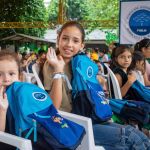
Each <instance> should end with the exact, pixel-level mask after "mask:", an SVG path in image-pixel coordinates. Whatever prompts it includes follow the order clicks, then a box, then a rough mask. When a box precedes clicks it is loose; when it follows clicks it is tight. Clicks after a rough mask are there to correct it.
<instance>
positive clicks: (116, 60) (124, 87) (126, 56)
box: [110, 46, 136, 100]
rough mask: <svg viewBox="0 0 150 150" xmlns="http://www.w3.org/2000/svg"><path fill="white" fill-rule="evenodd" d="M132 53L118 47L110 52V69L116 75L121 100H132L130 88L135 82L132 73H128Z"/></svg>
mask: <svg viewBox="0 0 150 150" xmlns="http://www.w3.org/2000/svg"><path fill="white" fill-rule="evenodd" d="M132 54H133V51H132V49H131V48H128V47H126V46H119V47H117V48H115V49H114V50H113V51H112V61H111V65H110V67H111V69H112V71H113V72H114V74H115V75H116V78H117V80H118V82H119V85H120V88H121V95H122V97H123V99H131V100H133V99H134V97H135V96H134V94H133V93H132V90H131V89H130V87H131V86H132V84H133V83H134V81H135V80H136V76H135V74H134V73H133V72H129V66H130V65H131V62H132Z"/></svg>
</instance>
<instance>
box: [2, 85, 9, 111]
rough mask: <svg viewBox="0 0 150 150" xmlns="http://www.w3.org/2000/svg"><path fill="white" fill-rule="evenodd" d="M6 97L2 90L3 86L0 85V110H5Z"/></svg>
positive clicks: (6, 106) (6, 104)
mask: <svg viewBox="0 0 150 150" xmlns="http://www.w3.org/2000/svg"><path fill="white" fill-rule="evenodd" d="M7 108H8V99H7V95H6V93H5V90H4V86H0V111H7Z"/></svg>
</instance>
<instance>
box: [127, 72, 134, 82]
mask: <svg viewBox="0 0 150 150" xmlns="http://www.w3.org/2000/svg"><path fill="white" fill-rule="evenodd" d="M135 81H136V76H135V74H134V73H133V72H130V73H129V74H128V82H129V83H130V84H133V83H134V82H135Z"/></svg>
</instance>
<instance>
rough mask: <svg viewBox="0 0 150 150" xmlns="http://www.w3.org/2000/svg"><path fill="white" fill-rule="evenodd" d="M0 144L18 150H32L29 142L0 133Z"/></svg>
mask: <svg viewBox="0 0 150 150" xmlns="http://www.w3.org/2000/svg"><path fill="white" fill-rule="evenodd" d="M0 142H3V143H5V144H9V145H12V146H14V147H17V148H19V149H20V150H32V145H31V141H30V140H28V139H24V138H21V137H18V136H15V135H12V134H8V133H5V132H2V131H0Z"/></svg>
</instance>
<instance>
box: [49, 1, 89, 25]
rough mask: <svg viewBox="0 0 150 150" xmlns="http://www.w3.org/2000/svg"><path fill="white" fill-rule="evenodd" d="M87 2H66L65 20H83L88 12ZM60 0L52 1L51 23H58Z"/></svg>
mask: <svg viewBox="0 0 150 150" xmlns="http://www.w3.org/2000/svg"><path fill="white" fill-rule="evenodd" d="M86 5H87V0H84V1H83V0H65V3H64V9H65V14H64V15H65V19H66V20H75V19H76V20H83V19H84V18H85V16H86V15H88V12H87V10H86ZM58 6H59V0H51V2H50V5H49V7H48V13H49V21H54V22H57V19H58V13H59V11H58Z"/></svg>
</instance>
